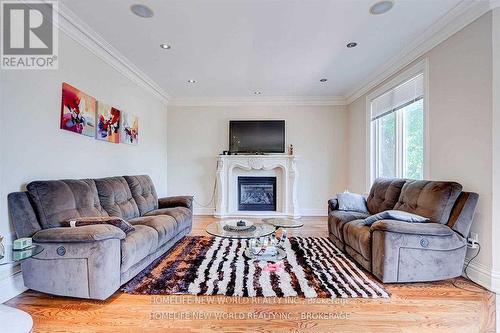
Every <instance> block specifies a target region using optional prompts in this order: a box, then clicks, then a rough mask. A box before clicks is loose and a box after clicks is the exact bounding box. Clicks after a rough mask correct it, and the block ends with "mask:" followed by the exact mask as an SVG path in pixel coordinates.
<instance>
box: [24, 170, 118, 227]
mask: <svg viewBox="0 0 500 333" xmlns="http://www.w3.org/2000/svg"><path fill="white" fill-rule="evenodd" d="M27 189H28V193H29V196H30V198H31V199H32V202H33V204H34V206H35V209H36V211H37V215H38V219H39V220H40V224H41V226H42V228H44V229H47V228H55V227H60V226H61V223H62V222H64V221H67V220H68V219H72V218H79V217H88V216H107V215H108V214H107V213H106V211H104V210H103V207H102V206H101V204H100V202H99V196H98V194H97V188H96V184H95V182H94V181H93V180H92V179H81V180H76V179H74V180H48V181H34V182H31V183H29V184H28V185H27Z"/></svg>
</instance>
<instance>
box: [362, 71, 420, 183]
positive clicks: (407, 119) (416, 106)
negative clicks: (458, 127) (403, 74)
mask: <svg viewBox="0 0 500 333" xmlns="http://www.w3.org/2000/svg"><path fill="white" fill-rule="evenodd" d="M423 77H424V75H423V73H418V74H416V75H414V76H413V77H411V78H410V79H409V80H406V81H405V82H404V83H402V84H399V85H397V86H396V87H394V88H392V89H390V90H388V91H386V92H385V93H383V94H382V95H379V96H378V97H376V98H374V99H372V100H371V103H370V111H371V113H370V119H371V175H372V180H373V179H374V178H377V177H398V178H412V179H423V178H424V127H425V123H424V85H423V82H424V80H423Z"/></svg>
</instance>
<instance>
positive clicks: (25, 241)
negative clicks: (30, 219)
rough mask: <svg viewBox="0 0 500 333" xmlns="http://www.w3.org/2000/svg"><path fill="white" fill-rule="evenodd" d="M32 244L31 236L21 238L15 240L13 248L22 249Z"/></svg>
mask: <svg viewBox="0 0 500 333" xmlns="http://www.w3.org/2000/svg"><path fill="white" fill-rule="evenodd" d="M30 246H31V238H19V239H16V240H15V241H14V245H13V246H12V248H13V249H14V250H22V249H25V248H27V247H30Z"/></svg>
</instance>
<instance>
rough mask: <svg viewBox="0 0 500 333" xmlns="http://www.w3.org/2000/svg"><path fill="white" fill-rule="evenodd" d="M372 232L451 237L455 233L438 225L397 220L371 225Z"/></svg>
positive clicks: (444, 226) (445, 226)
mask: <svg viewBox="0 0 500 333" xmlns="http://www.w3.org/2000/svg"><path fill="white" fill-rule="evenodd" d="M370 230H371V231H372V232H373V231H387V232H394V233H398V234H411V235H426V236H452V235H453V234H454V233H455V232H454V231H453V230H451V228H450V227H448V226H447V225H444V224H439V223H432V222H428V223H411V222H404V221H397V220H380V221H377V222H375V223H373V224H372V226H371V229H370Z"/></svg>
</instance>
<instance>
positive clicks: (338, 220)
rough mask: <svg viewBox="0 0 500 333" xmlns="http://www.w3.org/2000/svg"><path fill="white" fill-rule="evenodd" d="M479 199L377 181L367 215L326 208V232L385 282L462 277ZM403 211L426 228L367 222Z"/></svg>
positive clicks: (446, 187) (440, 186)
mask: <svg viewBox="0 0 500 333" xmlns="http://www.w3.org/2000/svg"><path fill="white" fill-rule="evenodd" d="M478 198H479V196H478V195H477V194H476V193H472V192H463V191H462V186H461V185H460V184H458V183H455V182H437V181H424V180H422V181H418V180H405V179H383V178H380V179H377V180H376V181H375V182H374V184H373V186H372V188H371V190H370V194H369V195H368V197H367V207H368V213H360V212H350V211H339V210H338V201H337V199H336V198H333V199H331V200H329V202H328V211H329V214H328V231H329V237H330V239H331V240H332V241H333V242H334V243H335V245H336V246H337V247H338V248H339V249H341V250H343V251H344V252H346V253H347V254H349V255H350V256H351V257H352V258H353V259H354V260H355V261H356V262H358V263H359V264H360V265H361V266H363V267H364V268H365V269H367V270H368V271H370V272H371V273H372V274H374V275H375V276H376V277H377V278H379V279H380V280H381V281H382V282H386V283H391V282H417V281H436V280H443V279H448V278H453V277H457V276H460V275H461V274H462V269H463V264H464V260H465V253H466V249H467V241H466V238H467V235H468V234H469V230H470V226H471V224H472V221H473V217H474V212H475V209H476V205H477V202H478ZM385 210H402V211H406V212H409V213H413V214H418V215H421V216H424V217H427V218H429V219H430V222H426V223H409V222H403V221H397V220H380V221H377V222H375V223H373V224H372V225H371V226H367V225H365V224H364V219H365V218H366V217H368V216H370V215H372V214H377V213H380V212H382V211H385Z"/></svg>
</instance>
